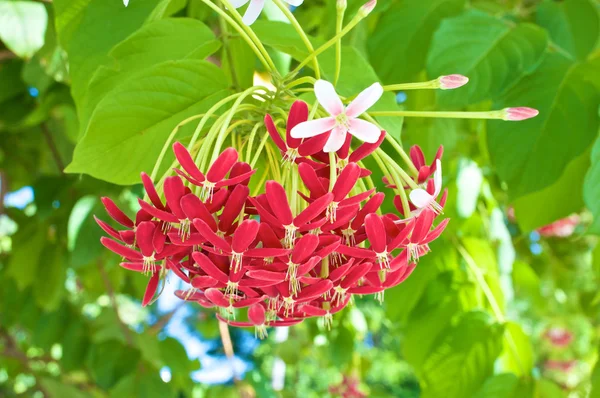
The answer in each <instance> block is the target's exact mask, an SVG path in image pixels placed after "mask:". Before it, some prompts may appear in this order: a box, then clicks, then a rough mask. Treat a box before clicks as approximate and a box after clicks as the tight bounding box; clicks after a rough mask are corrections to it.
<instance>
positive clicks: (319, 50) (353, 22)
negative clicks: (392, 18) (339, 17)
mask: <svg viewBox="0 0 600 398" xmlns="http://www.w3.org/2000/svg"><path fill="white" fill-rule="evenodd" d="M364 17H365V16H363V15H362V14H360V13H359V14H357V15H356V16H355V17H354V18H352V20H351V21H350V23H348V25H346V27H345V28H344V29H342V31H341V32H340V33H338V34H336V35H335V36H333V37H332V38H331V39H329V40H328V41H327V42H326V43H325V44H323V45H322V46H321V47H319V48H317V49H316V50H315V51H314V52H313V53H312V54H310V55H309V56H308V57H306V58H305V59H304V61H302V62H300V64H299V65H298V66H297V67H296V69H294V70H293V71H292V72H290V74H289V76H291V77H293V76H296V75H297V74H298V73H299V72H300V70H301V69H302V68H304V67H305V66H306V65H308V63H309V62H311V61H312V60H313V59H314V58H316V57H317V56H318V55H320V54H321V53H323V51H325V50H327V49H328V48H329V47H331V46H333V45H334V44H335V43H337V41H338V40H339V39H341V38H342V37H344V36H345V35H346V34H347V33H348V32H350V31H351V30H352V28H354V27H355V26H356V25H357V24H358V23H359V22H360V21H361V20H362V19H363V18H364Z"/></svg>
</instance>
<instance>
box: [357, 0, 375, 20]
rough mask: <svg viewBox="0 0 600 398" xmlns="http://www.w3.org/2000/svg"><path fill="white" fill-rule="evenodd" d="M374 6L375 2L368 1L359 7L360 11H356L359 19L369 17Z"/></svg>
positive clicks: (372, 0) (373, 0)
mask: <svg viewBox="0 0 600 398" xmlns="http://www.w3.org/2000/svg"><path fill="white" fill-rule="evenodd" d="M376 5H377V0H369V1H368V2H366V3H365V4H363V6H362V7H360V9H359V10H358V14H359V15H360V16H361V18H364V17H366V16H367V15H369V14H370V13H371V11H373V9H374V8H375V6H376Z"/></svg>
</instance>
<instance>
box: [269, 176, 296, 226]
mask: <svg viewBox="0 0 600 398" xmlns="http://www.w3.org/2000/svg"><path fill="white" fill-rule="evenodd" d="M265 191H266V194H267V199H268V200H269V205H271V209H272V210H273V213H274V214H275V216H276V217H277V218H278V219H279V221H280V222H281V223H282V224H283V225H290V224H291V223H292V222H293V216H292V210H291V209H290V205H289V202H288V197H287V195H286V194H285V189H284V188H283V187H282V186H281V184H279V183H278V182H276V181H267V183H266V187H265ZM294 194H295V192H294Z"/></svg>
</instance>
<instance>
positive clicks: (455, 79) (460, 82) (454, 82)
mask: <svg viewBox="0 0 600 398" xmlns="http://www.w3.org/2000/svg"><path fill="white" fill-rule="evenodd" d="M438 82H439V83H440V88H441V89H442V90H452V89H454V88H459V87H462V86H464V85H465V84H467V83H468V82H469V78H468V77H466V76H463V75H456V74H455V75H447V76H440V77H438Z"/></svg>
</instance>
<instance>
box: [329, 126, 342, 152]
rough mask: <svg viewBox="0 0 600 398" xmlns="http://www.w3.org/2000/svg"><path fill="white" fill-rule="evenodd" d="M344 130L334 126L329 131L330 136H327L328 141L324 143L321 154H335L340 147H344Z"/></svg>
mask: <svg viewBox="0 0 600 398" xmlns="http://www.w3.org/2000/svg"><path fill="white" fill-rule="evenodd" d="M346 133H347V132H346V129H345V128H344V127H340V126H336V127H334V128H333V130H331V134H330V135H329V139H328V140H327V142H326V143H325V146H324V147H323V152H325V153H329V152H336V151H338V150H339V149H340V148H341V147H342V146H344V142H345V141H346Z"/></svg>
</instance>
